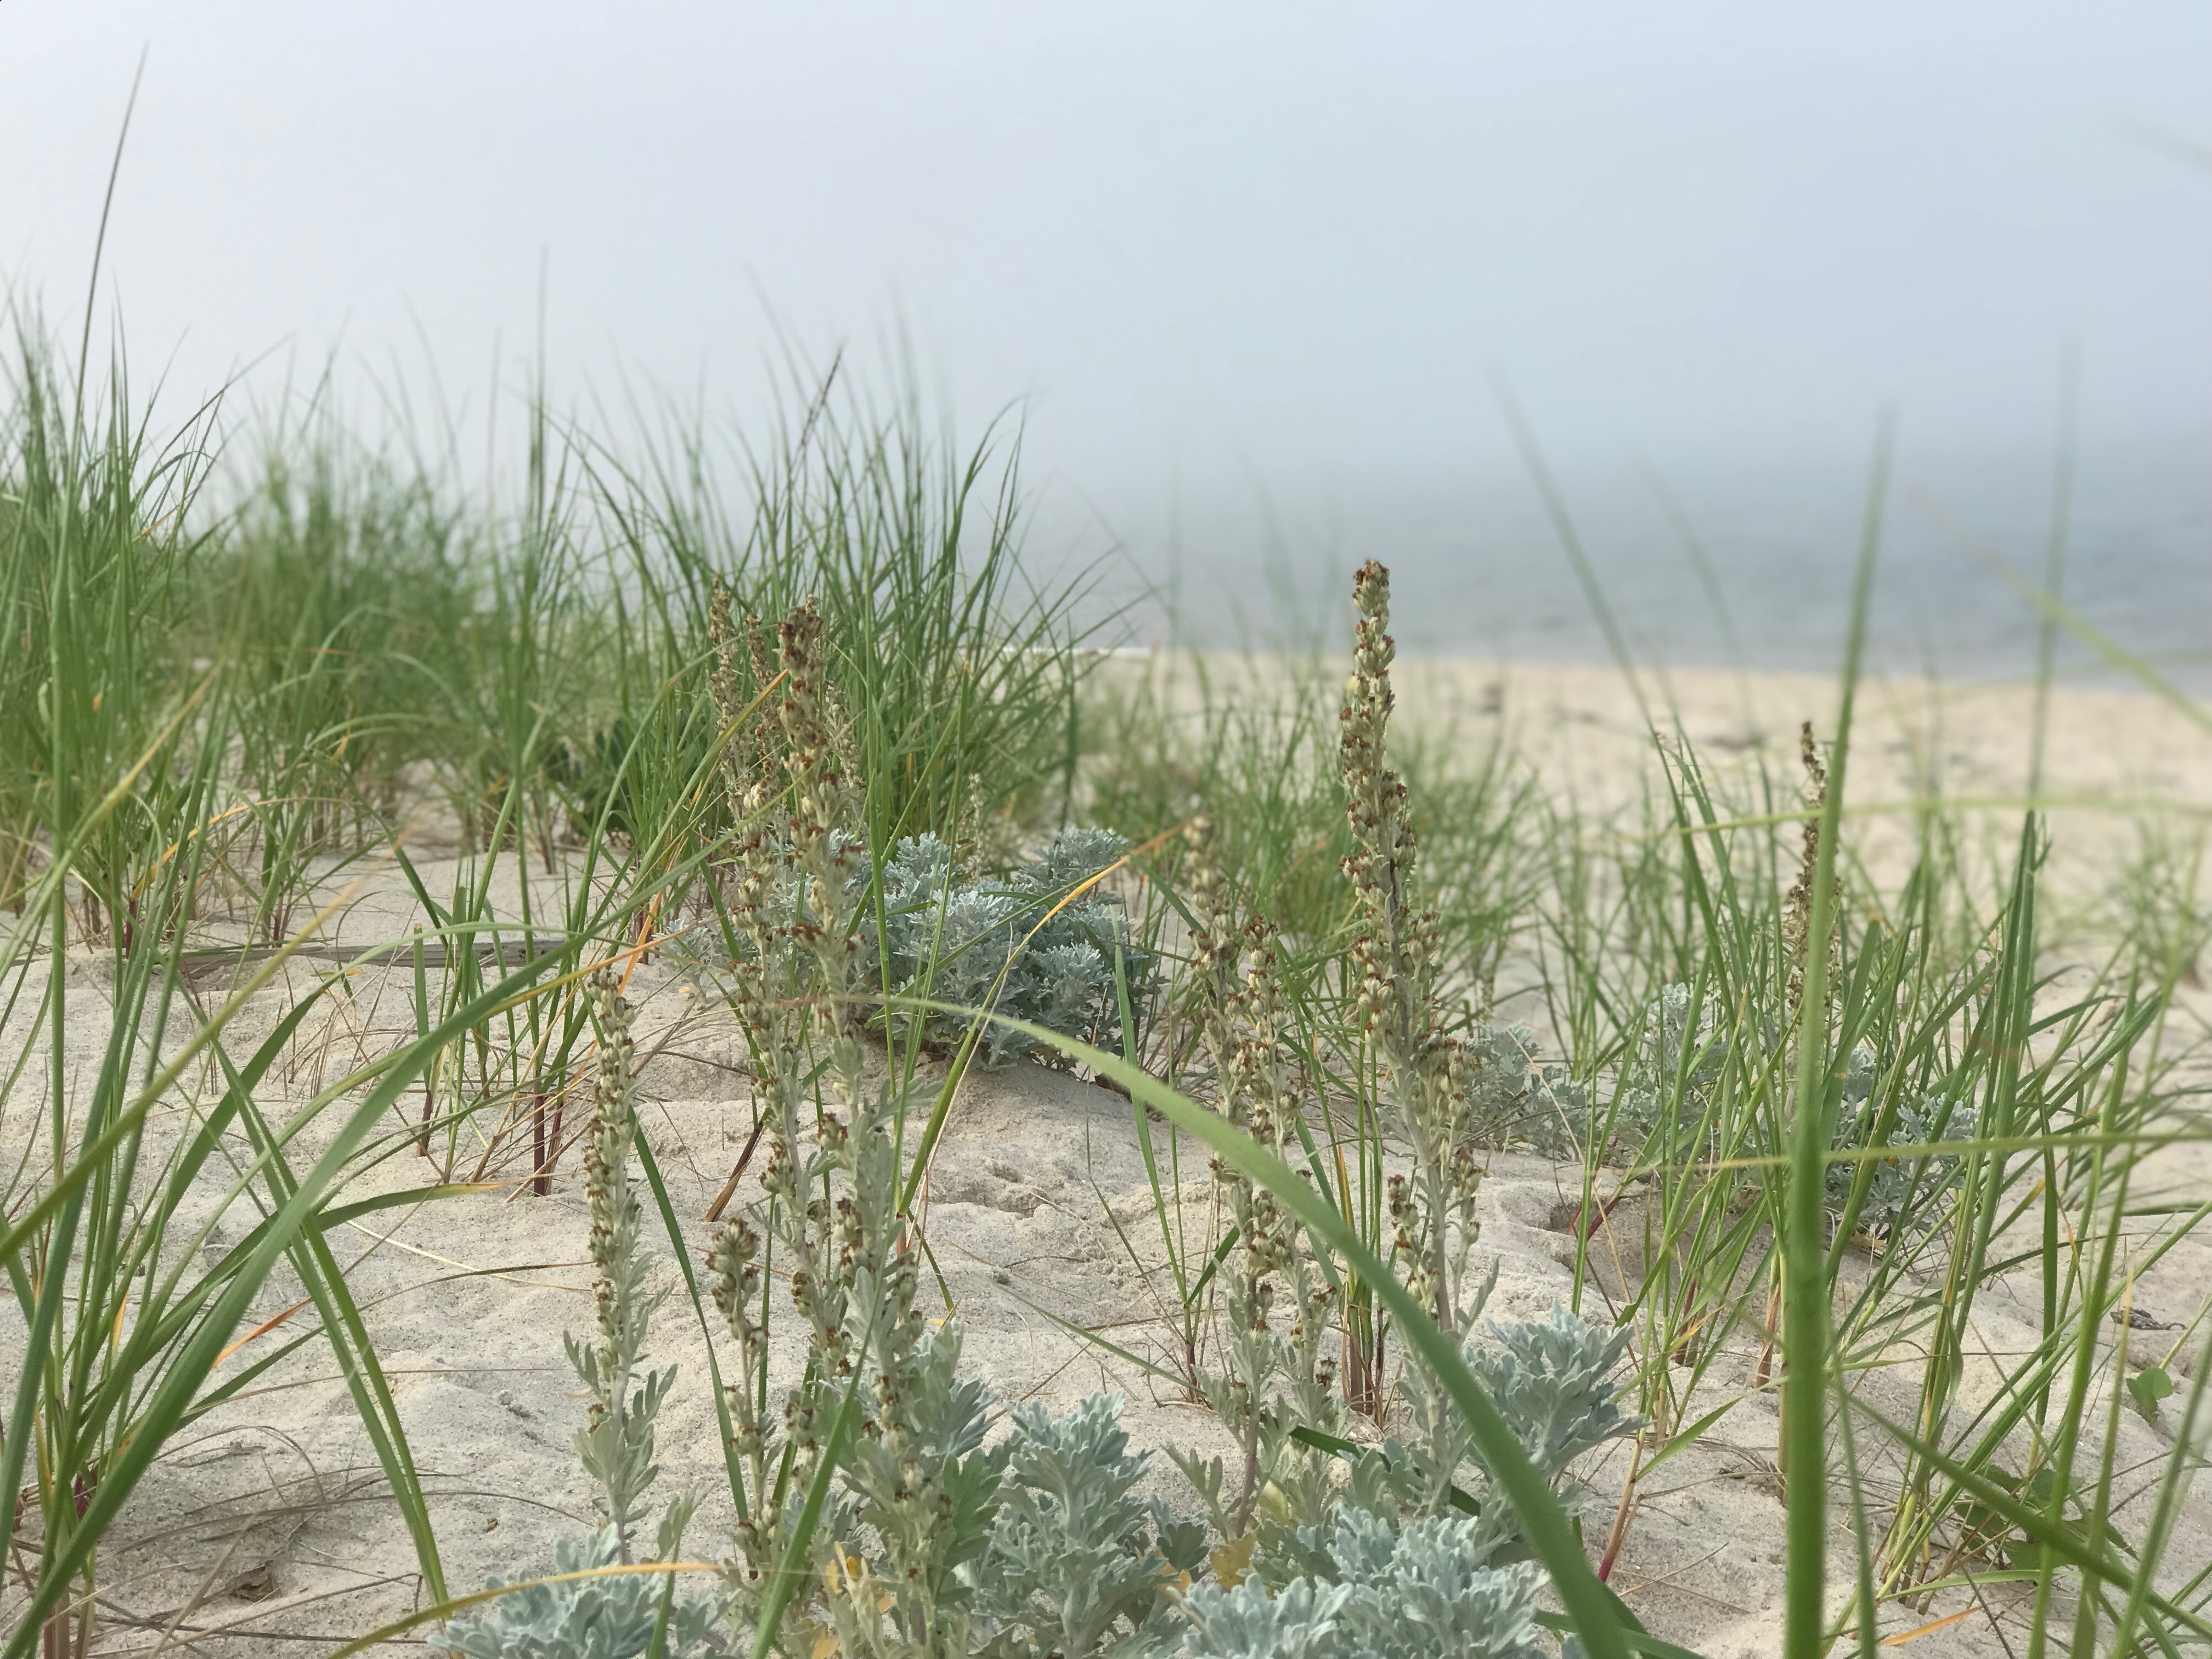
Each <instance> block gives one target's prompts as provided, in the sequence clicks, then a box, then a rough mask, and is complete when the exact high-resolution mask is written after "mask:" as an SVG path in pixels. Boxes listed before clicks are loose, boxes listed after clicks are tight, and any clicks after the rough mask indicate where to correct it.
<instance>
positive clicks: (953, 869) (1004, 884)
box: [862, 828, 1157, 1066]
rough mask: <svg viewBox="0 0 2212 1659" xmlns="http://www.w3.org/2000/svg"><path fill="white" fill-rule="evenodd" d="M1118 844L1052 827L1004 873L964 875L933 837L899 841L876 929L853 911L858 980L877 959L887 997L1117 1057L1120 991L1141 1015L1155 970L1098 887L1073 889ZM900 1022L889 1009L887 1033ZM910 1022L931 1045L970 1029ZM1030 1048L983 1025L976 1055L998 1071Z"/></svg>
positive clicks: (871, 971) (1112, 900)
mask: <svg viewBox="0 0 2212 1659" xmlns="http://www.w3.org/2000/svg"><path fill="white" fill-rule="evenodd" d="M1123 845H1124V844H1123V842H1122V841H1121V837H1120V836H1116V835H1115V834H1114V833H1113V832H1112V831H1110V830H1106V829H1081V828H1073V829H1063V830H1061V831H1060V833H1059V834H1058V835H1056V836H1054V837H1053V839H1052V841H1051V842H1049V843H1048V844H1047V846H1046V847H1045V848H1043V850H1042V852H1040V853H1039V854H1037V856H1036V858H1035V859H1033V860H1030V862H1028V863H1026V864H1024V865H1022V866H1019V867H1018V868H1017V869H1015V870H1012V871H1011V872H1008V873H1007V874H1006V875H1005V876H1003V877H998V878H988V879H981V880H963V879H962V878H961V876H960V872H959V870H958V867H957V864H956V863H955V861H954V859H953V856H952V849H951V848H949V847H947V846H946V845H945V843H944V842H941V841H939V839H938V838H937V837H936V836H931V835H922V836H908V837H907V838H906V839H904V840H903V841H902V842H899V844H898V847H897V849H896V852H895V853H894V854H892V856H891V858H890V860H889V861H888V862H887V863H886V864H885V865H884V870H883V910H884V914H883V920H882V925H881V927H880V928H878V926H877V924H876V921H875V919H874V917H873V916H872V915H866V914H865V913H864V915H863V918H862V945H863V956H862V960H863V963H865V965H866V974H867V976H868V977H869V978H871V979H872V978H874V977H875V975H876V973H877V972H878V963H880V970H881V972H882V973H883V975H884V978H885V980H886V981H887V988H888V989H889V990H890V994H892V995H893V996H894V997H896V996H902V995H903V996H912V997H919V998H927V1000H930V1001H932V1002H938V1003H945V1004H949V1005H951V1006H955V1007H957V1008H963V1009H972V1008H981V1007H986V1006H987V1007H988V1008H990V1009H991V1010H992V1012H995V1013H1002V1014H1011V1015H1012V1016H1014V1017H1015V1018H1018V1019H1024V1020H1027V1021H1029V1022H1030V1024H1036V1025H1042V1026H1044V1027H1045V1028H1046V1029H1047V1030H1054V1031H1058V1032H1060V1033H1061V1034H1062V1035H1063V1036H1072V1037H1076V1038H1079V1039H1080V1040H1081V1041H1083V1042H1088V1043H1091V1044H1092V1045H1093V1046H1094V1047H1097V1048H1105V1049H1107V1050H1109V1052H1111V1051H1118V1050H1119V1049H1120V1048H1121V1036H1122V1031H1121V1000H1122V993H1123V990H1124V989H1125V988H1126V990H1127V997H1128V1005H1129V1007H1130V1010H1131V1012H1139V1011H1140V1010H1141V1009H1142V1008H1143V1007H1144V1006H1145V1004H1146V1000H1148V999H1149V997H1150V996H1151V994H1152V986H1153V980H1154V976H1155V974H1156V971H1157V965H1156V963H1155V960H1154V958H1153V957H1152V956H1151V955H1150V954H1149V953H1148V952H1146V951H1141V950H1139V949H1138V948H1137V946H1136V945H1135V944H1134V943H1133V941H1132V939H1131V938H1130V934H1129V917H1128V913H1127V910H1126V908H1124V907H1123V906H1122V903H1121V899H1120V897H1119V896H1116V895H1115V894H1113V893H1110V892H1108V891H1106V890H1104V887H1103V884H1100V885H1099V886H1096V887H1091V888H1089V889H1086V890H1083V891H1082V892H1080V893H1077V890H1078V889H1079V888H1081V887H1082V886H1083V884H1084V883H1085V882H1087V881H1089V880H1090V879H1091V878H1092V877H1094V876H1096V875H1097V874H1098V873H1099V872H1101V871H1103V870H1105V869H1106V868H1108V867H1109V866H1111V865H1112V864H1113V863H1114V862H1115V860H1117V859H1119V858H1120V857H1121V854H1122V850H1123ZM1071 894H1074V895H1075V896H1074V897H1073V898H1072V899H1071V898H1070V897H1069V896H1070V895H1071ZM1063 900H1066V901H1067V902H1065V903H1063V902H1062V901H1063ZM1055 907H1058V908H1055ZM1117 964H1118V974H1119V977H1118V979H1117V976H1116V975H1117ZM909 1018H917V1017H915V1016H906V1015H900V1014H896V1013H895V1014H894V1015H893V1020H892V1023H893V1028H894V1030H896V1031H900V1032H903V1031H904V1030H906V1029H907V1021H908V1019H909ZM918 1018H920V1019H921V1024H922V1035H923V1037H924V1039H925V1040H926V1041H927V1042H933V1043H943V1044H950V1043H953V1042H958V1041H959V1040H960V1038H961V1037H962V1036H963V1035H964V1034H965V1032H966V1030H967V1029H968V1025H969V1020H968V1019H967V1018H963V1017H962V1016H961V1015H958V1014H941V1013H935V1012H932V1013H927V1014H923V1015H921V1016H918ZM1032 1046H1033V1043H1032V1039H1031V1038H1030V1037H1029V1036H1027V1035H1025V1034H1024V1033H1023V1032H1020V1031H1016V1030H1010V1029H1008V1028H1006V1027H1005V1026H1002V1025H997V1024H993V1025H990V1026H988V1027H987V1028H986V1029H985V1030H984V1032H983V1035H982V1037H981V1041H980V1042H979V1043H978V1045H977V1049H976V1056H977V1058H978V1059H979V1060H981V1061H982V1062H983V1063H984V1064H985V1065H987V1066H1002V1065H1004V1064H1006V1062H1007V1061H1009V1060H1012V1059H1014V1058H1015V1057H1016V1056H1017V1055H1018V1054H1023V1053H1024V1052H1026V1051H1028V1050H1029V1049H1030V1048H1031V1047H1032Z"/></svg>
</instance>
